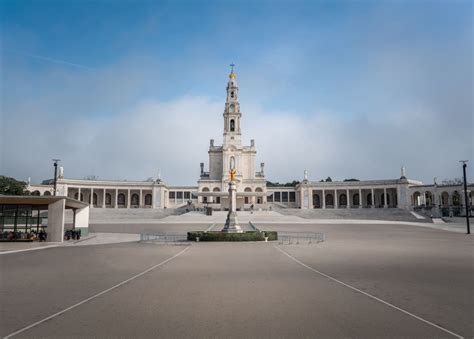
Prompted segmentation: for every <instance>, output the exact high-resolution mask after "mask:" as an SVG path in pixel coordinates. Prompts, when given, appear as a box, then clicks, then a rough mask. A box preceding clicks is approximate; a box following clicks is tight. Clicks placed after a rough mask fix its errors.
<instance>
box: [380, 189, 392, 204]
mask: <svg viewBox="0 0 474 339" xmlns="http://www.w3.org/2000/svg"><path fill="white" fill-rule="evenodd" d="M386 196H387V204H386V205H387V206H388V205H390V195H389V193H388V192H387V194H386ZM380 205H382V206H385V194H384V193H382V194H381V195H380Z"/></svg>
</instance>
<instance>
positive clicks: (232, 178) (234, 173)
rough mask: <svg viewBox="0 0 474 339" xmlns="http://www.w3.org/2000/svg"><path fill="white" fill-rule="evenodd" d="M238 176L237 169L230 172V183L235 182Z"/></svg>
mask: <svg viewBox="0 0 474 339" xmlns="http://www.w3.org/2000/svg"><path fill="white" fill-rule="evenodd" d="M236 176H237V171H236V170H235V168H232V169H231V170H230V181H235V177H236Z"/></svg>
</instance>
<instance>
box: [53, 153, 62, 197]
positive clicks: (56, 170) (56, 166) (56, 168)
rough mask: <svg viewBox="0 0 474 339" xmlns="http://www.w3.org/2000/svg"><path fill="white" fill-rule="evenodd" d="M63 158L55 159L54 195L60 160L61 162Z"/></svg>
mask: <svg viewBox="0 0 474 339" xmlns="http://www.w3.org/2000/svg"><path fill="white" fill-rule="evenodd" d="M60 161H61V159H53V162H54V195H56V182H57V180H58V162H60Z"/></svg>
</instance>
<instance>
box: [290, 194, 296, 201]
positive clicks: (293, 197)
mask: <svg viewBox="0 0 474 339" xmlns="http://www.w3.org/2000/svg"><path fill="white" fill-rule="evenodd" d="M295 201H296V192H290V202H295Z"/></svg>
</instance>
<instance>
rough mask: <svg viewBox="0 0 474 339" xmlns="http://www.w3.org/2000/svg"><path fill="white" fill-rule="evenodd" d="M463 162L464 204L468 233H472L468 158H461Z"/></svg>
mask: <svg viewBox="0 0 474 339" xmlns="http://www.w3.org/2000/svg"><path fill="white" fill-rule="evenodd" d="M459 162H462V172H463V176H464V205H465V206H466V226H467V234H471V226H470V225H469V200H468V197H467V180H466V167H467V164H466V163H467V162H468V160H460V161H459Z"/></svg>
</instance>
